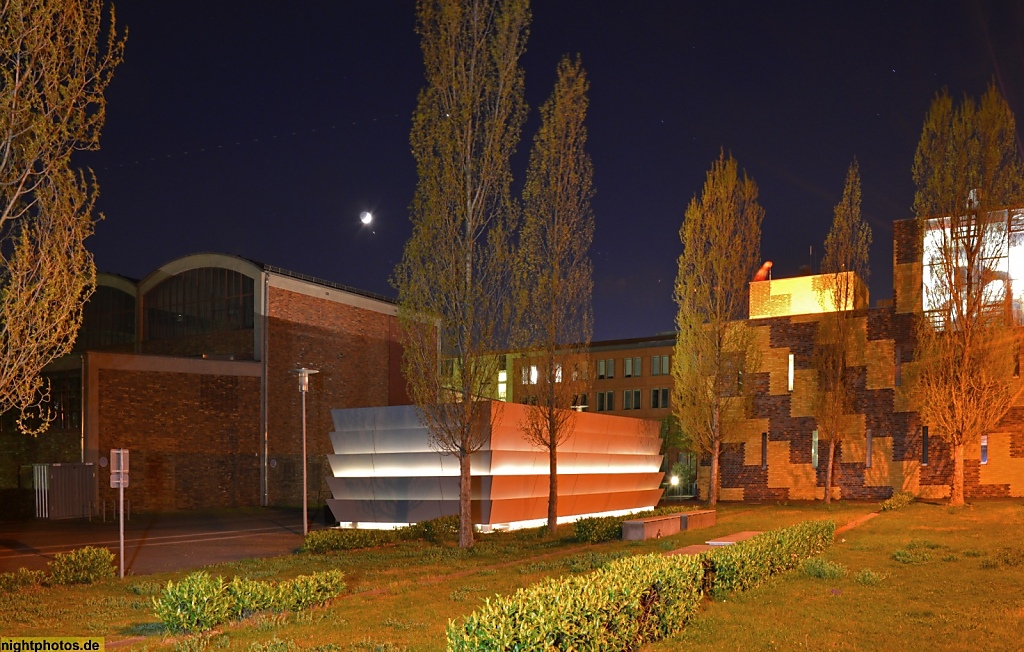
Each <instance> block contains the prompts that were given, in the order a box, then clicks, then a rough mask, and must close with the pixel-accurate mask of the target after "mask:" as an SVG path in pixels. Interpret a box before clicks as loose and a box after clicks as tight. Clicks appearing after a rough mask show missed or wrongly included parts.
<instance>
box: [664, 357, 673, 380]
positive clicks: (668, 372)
mask: <svg viewBox="0 0 1024 652" xmlns="http://www.w3.org/2000/svg"><path fill="white" fill-rule="evenodd" d="M670 373H672V368H671V367H669V366H668V356H667V355H663V356H661V374H662V375H663V376H667V375H669V374H670Z"/></svg>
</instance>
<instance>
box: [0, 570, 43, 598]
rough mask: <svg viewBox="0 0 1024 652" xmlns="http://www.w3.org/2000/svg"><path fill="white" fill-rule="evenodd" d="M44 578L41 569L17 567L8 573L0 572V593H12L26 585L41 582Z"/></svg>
mask: <svg viewBox="0 0 1024 652" xmlns="http://www.w3.org/2000/svg"><path fill="white" fill-rule="evenodd" d="M44 579H46V573H44V572H43V571H33V570H29V569H27V568H19V569H18V570H16V571H11V572H9V573H0V593H13V592H15V591H18V590H19V589H23V588H25V587H28V586H35V585H37V584H42V583H43V580H44Z"/></svg>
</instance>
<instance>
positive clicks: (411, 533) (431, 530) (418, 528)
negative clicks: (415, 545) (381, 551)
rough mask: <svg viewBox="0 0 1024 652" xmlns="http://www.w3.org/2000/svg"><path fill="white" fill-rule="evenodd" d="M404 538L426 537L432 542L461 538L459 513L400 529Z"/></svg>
mask: <svg viewBox="0 0 1024 652" xmlns="http://www.w3.org/2000/svg"><path fill="white" fill-rule="evenodd" d="M398 533H399V534H398V535H399V536H400V537H401V538H403V539H425V540H427V541H430V542H431V543H443V542H445V541H458V540H459V515H458V514H453V515H451V516H441V517H439V518H434V519H431V520H429V521H423V522H422V523H416V524H414V525H410V526H409V527H404V528H402V529H400V530H398Z"/></svg>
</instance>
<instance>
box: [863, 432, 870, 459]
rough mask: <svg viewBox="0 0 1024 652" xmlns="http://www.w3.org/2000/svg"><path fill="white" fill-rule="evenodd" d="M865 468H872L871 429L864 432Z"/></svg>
mask: <svg viewBox="0 0 1024 652" xmlns="http://www.w3.org/2000/svg"><path fill="white" fill-rule="evenodd" d="M864 468H866V469H870V468H871V429H870V428H869V429H867V430H866V431H864Z"/></svg>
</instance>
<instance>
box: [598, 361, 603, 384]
mask: <svg viewBox="0 0 1024 652" xmlns="http://www.w3.org/2000/svg"><path fill="white" fill-rule="evenodd" d="M597 377H598V378H599V379H604V360H598V361H597Z"/></svg>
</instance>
